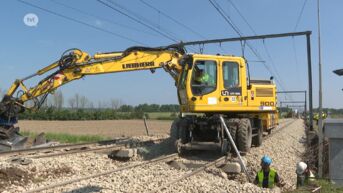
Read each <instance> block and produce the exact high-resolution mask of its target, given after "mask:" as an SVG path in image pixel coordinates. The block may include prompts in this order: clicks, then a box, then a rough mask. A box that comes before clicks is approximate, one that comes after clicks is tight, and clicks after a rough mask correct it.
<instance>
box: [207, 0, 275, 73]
mask: <svg viewBox="0 0 343 193" xmlns="http://www.w3.org/2000/svg"><path fill="white" fill-rule="evenodd" d="M209 2H210V3H211V4H212V6H213V7H214V8H215V9H216V10H217V12H218V13H219V14H220V15H221V16H222V17H223V18H224V20H225V21H226V22H227V23H228V24H229V25H230V26H231V28H232V29H233V30H234V31H235V32H236V33H237V34H238V35H239V36H240V37H242V33H241V32H240V30H239V29H238V27H237V26H236V25H235V24H234V23H233V22H232V20H231V18H230V17H229V16H227V15H225V14H224V13H225V12H224V10H223V9H222V8H221V7H220V5H219V4H217V3H216V2H215V1H212V0H209ZM247 46H248V47H249V49H250V50H251V51H252V53H253V54H254V55H255V56H256V57H257V58H258V59H259V60H261V61H262V60H263V58H262V57H261V55H260V54H259V53H258V52H257V51H256V50H255V49H254V48H253V47H252V46H251V45H250V44H249V42H247ZM263 65H264V67H265V68H266V69H267V70H268V71H269V73H270V74H273V73H272V71H271V69H270V68H269V67H268V66H267V65H266V63H263Z"/></svg>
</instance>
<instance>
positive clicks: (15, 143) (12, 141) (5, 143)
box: [0, 134, 27, 151]
mask: <svg viewBox="0 0 343 193" xmlns="http://www.w3.org/2000/svg"><path fill="white" fill-rule="evenodd" d="M26 142H27V137H24V136H21V135H19V134H15V135H13V136H12V137H11V138H9V139H2V140H0V151H10V150H15V149H22V148H24V146H25V144H26Z"/></svg>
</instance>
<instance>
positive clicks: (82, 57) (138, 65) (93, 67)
mask: <svg viewBox="0 0 343 193" xmlns="http://www.w3.org/2000/svg"><path fill="white" fill-rule="evenodd" d="M184 54H185V52H184V50H183V48H180V47H160V48H146V47H132V48H129V49H127V50H125V51H123V52H110V53H98V54H95V55H94V56H90V55H89V54H87V53H86V52H83V51H81V50H79V49H71V50H67V51H66V52H64V53H63V54H62V56H61V59H60V60H58V61H56V62H54V63H52V64H50V65H49V66H47V67H45V68H43V69H41V70H39V71H37V72H36V73H35V74H32V75H30V76H28V77H26V78H23V79H18V80H16V81H15V82H14V83H13V84H12V86H11V87H10V88H9V90H8V92H7V93H6V95H5V96H4V98H3V99H2V101H1V102H0V139H4V140H7V139H11V138H15V137H16V135H18V131H19V128H15V127H14V126H13V125H14V124H15V123H17V117H18V114H19V113H22V112H24V111H25V109H27V108H30V109H39V108H40V106H41V105H42V103H43V102H44V100H45V99H46V97H47V95H48V94H49V93H52V92H53V91H55V90H56V89H57V88H58V87H60V86H62V85H64V84H67V83H69V82H71V81H74V80H78V79H80V78H82V77H84V76H86V75H97V74H105V73H116V72H127V71H137V70H151V71H152V72H154V70H155V69H157V68H163V69H164V70H165V71H166V72H168V73H169V74H170V75H171V76H172V77H173V79H174V80H175V81H178V77H179V74H180V72H181V70H182V66H183V63H184V62H183V61H184V60H183V59H184V58H187V57H185V55H184ZM51 71H52V73H51ZM49 73H50V74H49ZM42 75H47V76H45V78H44V79H42V80H41V81H39V82H38V84H37V85H35V86H33V87H31V88H27V87H26V86H25V84H24V83H25V81H26V80H28V79H31V78H33V77H35V76H42ZM14 95H17V96H14ZM40 96H42V97H40ZM38 97H40V100H38ZM29 100H32V101H34V105H33V106H32V107H25V106H24V103H25V102H26V101H29ZM10 141H12V142H13V143H14V142H15V141H16V140H15V139H13V140H10ZM21 141H22V140H21ZM6 142H7V141H6ZM0 143H2V142H1V141H0ZM11 145H12V144H11ZM0 150H1V149H0Z"/></svg>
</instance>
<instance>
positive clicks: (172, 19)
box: [140, 0, 206, 39]
mask: <svg viewBox="0 0 343 193" xmlns="http://www.w3.org/2000/svg"><path fill="white" fill-rule="evenodd" d="M140 1H141V2H142V3H143V4H145V5H146V6H148V7H150V8H151V9H153V10H155V11H157V12H158V13H160V14H161V15H163V16H164V17H166V18H168V19H170V20H171V21H173V22H174V23H176V24H178V25H179V26H182V27H183V28H185V29H187V30H188V31H190V32H192V33H193V34H195V35H197V36H199V37H201V38H204V39H206V37H205V36H203V35H201V34H200V33H198V32H196V31H194V30H193V29H192V28H190V27H188V26H187V25H185V24H183V23H181V22H179V21H178V20H176V19H174V18H173V17H171V16H169V15H167V14H166V13H164V12H163V11H161V10H159V9H157V8H156V7H154V6H152V5H151V4H149V3H147V2H146V1H144V0H140Z"/></svg>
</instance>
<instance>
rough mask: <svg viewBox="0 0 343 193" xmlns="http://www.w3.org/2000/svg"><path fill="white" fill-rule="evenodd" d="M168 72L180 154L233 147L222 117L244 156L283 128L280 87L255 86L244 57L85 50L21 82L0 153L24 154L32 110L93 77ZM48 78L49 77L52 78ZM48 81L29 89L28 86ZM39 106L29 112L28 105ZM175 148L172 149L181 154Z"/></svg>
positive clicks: (5, 108) (9, 107) (7, 102)
mask: <svg viewBox="0 0 343 193" xmlns="http://www.w3.org/2000/svg"><path fill="white" fill-rule="evenodd" d="M156 68H163V69H164V70H165V71H166V72H168V73H169V74H170V75H171V76H172V78H173V79H174V80H175V85H176V87H177V96H178V100H179V104H180V111H181V112H180V116H179V118H178V119H176V120H175V121H174V122H173V124H172V127H171V131H170V137H171V139H172V140H174V141H175V147H176V150H177V151H178V152H179V153H182V152H183V151H185V150H193V149H201V150H212V149H218V150H220V151H221V152H222V153H224V154H225V153H228V152H229V151H230V149H231V148H230V147H231V145H230V144H229V142H228V136H227V135H226V133H225V131H224V128H223V126H222V124H221V122H220V121H219V118H218V115H219V114H220V115H223V117H224V119H225V123H226V125H227V126H228V128H229V130H230V133H231V135H232V137H233V139H234V141H235V143H236V145H237V147H238V149H239V150H240V151H241V152H248V151H249V150H250V148H251V146H252V145H254V146H260V145H261V144H262V136H263V133H264V132H267V133H270V132H271V130H272V129H273V128H275V127H276V126H277V125H278V117H277V109H276V103H277V98H276V86H275V84H274V83H273V81H272V80H252V79H250V73H249V68H248V65H247V63H246V61H245V59H244V58H243V57H237V56H229V55H205V54H190V53H186V51H185V49H184V47H183V46H182V45H181V44H176V45H172V46H167V47H158V48H148V47H131V48H128V49H126V50H125V51H122V52H110V53H97V54H95V55H93V56H90V55H89V54H87V53H86V52H83V51H81V50H79V49H70V50H67V51H66V52H64V53H63V54H62V56H61V58H60V59H59V60H58V61H56V62H54V63H52V64H51V65H49V66H47V67H45V68H43V69H41V70H39V71H37V72H36V73H34V74H33V75H30V76H28V77H26V78H23V79H17V80H16V81H15V82H14V83H13V85H12V86H11V87H10V88H9V89H8V91H7V93H6V95H5V96H4V97H3V99H2V101H1V102H0V150H8V149H15V148H19V147H21V146H22V145H23V143H25V142H26V137H23V136H21V135H20V134H19V128H18V127H15V124H16V123H17V119H18V118H17V117H18V115H19V114H20V113H22V112H24V111H25V110H26V109H38V108H39V107H40V106H41V105H42V103H43V102H44V100H45V99H46V97H47V96H48V94H49V93H52V92H53V91H55V90H56V89H57V88H58V87H60V86H62V85H64V84H67V83H69V82H71V81H73V80H77V79H80V78H82V77H84V76H87V75H98V74H104V73H116V72H127V71H137V70H150V71H151V72H154V71H155V69H156ZM46 74H48V75H46ZM42 75H46V76H45V77H44V78H43V79H42V80H41V81H40V82H38V83H37V84H36V85H35V86H33V87H31V88H28V87H26V86H25V84H24V83H25V81H26V80H28V79H30V78H32V77H35V76H42ZM27 101H33V102H34V105H33V106H31V107H27V105H25V104H24V103H25V102H27ZM175 147H171V148H175Z"/></svg>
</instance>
